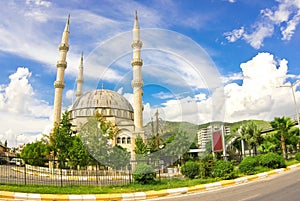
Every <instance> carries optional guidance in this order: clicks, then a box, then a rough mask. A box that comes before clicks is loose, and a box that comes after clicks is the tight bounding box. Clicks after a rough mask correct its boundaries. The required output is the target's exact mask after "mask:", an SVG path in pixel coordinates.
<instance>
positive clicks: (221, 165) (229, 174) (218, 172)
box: [214, 160, 234, 179]
mask: <svg viewBox="0 0 300 201" xmlns="http://www.w3.org/2000/svg"><path fill="white" fill-rule="evenodd" d="M214 176H215V177H218V178H221V179H232V178H233V177H234V172H233V165H232V163H230V162H229V161H222V160H220V161H218V162H217V163H216V166H215V169H214Z"/></svg>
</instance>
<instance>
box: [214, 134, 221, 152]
mask: <svg viewBox="0 0 300 201" xmlns="http://www.w3.org/2000/svg"><path fill="white" fill-rule="evenodd" d="M212 141H213V152H218V151H222V150H223V143H222V131H221V130H219V131H215V132H213V134H212Z"/></svg>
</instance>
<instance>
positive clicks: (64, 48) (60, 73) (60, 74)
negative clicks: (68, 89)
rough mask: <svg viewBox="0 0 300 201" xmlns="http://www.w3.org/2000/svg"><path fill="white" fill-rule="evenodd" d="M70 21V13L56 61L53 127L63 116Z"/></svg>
mask: <svg viewBox="0 0 300 201" xmlns="http://www.w3.org/2000/svg"><path fill="white" fill-rule="evenodd" d="M69 22H70V15H69V16H68V19H67V22H66V26H65V29H64V32H63V34H62V38H61V43H60V45H59V48H58V49H59V60H58V61H57V63H56V67H57V73H56V80H55V82H54V89H55V94H54V114H53V127H54V126H55V125H58V124H59V122H60V118H61V107H62V93H63V89H64V87H65V82H64V75H65V70H66V68H67V61H66V58H67V52H68V51H69V34H70V32H69Z"/></svg>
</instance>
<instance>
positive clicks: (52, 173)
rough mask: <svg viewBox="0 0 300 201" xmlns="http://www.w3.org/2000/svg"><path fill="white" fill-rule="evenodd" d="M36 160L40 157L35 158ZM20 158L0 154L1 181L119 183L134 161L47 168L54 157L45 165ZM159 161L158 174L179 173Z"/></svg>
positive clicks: (127, 179) (126, 178)
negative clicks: (114, 165)
mask: <svg viewBox="0 0 300 201" xmlns="http://www.w3.org/2000/svg"><path fill="white" fill-rule="evenodd" d="M35 160H39V159H35ZM16 161H19V159H17V160H16V159H11V158H6V157H2V158H1V157H0V183H2V184H3V183H4V184H19V185H28V184H35V185H53V186H76V185H81V186H83V185H85V186H88V185H93V186H107V185H122V184H128V183H131V182H132V181H133V178H132V170H131V169H132V167H134V166H136V164H137V161H131V162H130V163H129V164H130V165H128V166H127V167H126V168H124V169H122V170H114V169H111V168H106V167H104V166H101V165H90V166H87V167H85V168H84V169H80V170H75V169H63V168H49V167H51V165H49V164H52V165H53V164H58V162H57V161H49V162H48V163H47V164H48V167H40V166H32V165H28V164H25V163H24V162H20V161H19V162H17V163H16ZM155 164H159V162H154V161H153V164H151V165H153V167H155V170H156V173H157V177H158V178H159V179H160V178H162V177H174V176H178V175H179V168H176V167H175V168H165V167H162V166H157V165H156V166H154V165H155Z"/></svg>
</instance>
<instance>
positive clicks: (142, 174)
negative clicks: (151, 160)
mask: <svg viewBox="0 0 300 201" xmlns="http://www.w3.org/2000/svg"><path fill="white" fill-rule="evenodd" d="M132 176H133V179H134V180H135V181H136V182H138V183H140V184H149V183H151V182H153V181H154V180H155V177H156V173H155V171H154V168H153V167H152V166H151V165H147V164H145V163H139V164H138V165H137V166H136V168H135V169H134V170H133V172H132Z"/></svg>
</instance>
